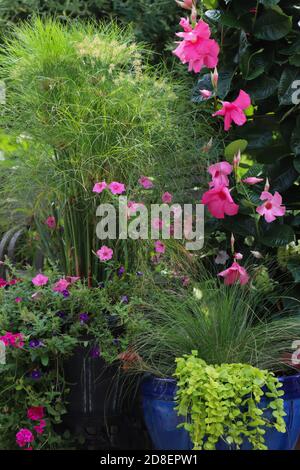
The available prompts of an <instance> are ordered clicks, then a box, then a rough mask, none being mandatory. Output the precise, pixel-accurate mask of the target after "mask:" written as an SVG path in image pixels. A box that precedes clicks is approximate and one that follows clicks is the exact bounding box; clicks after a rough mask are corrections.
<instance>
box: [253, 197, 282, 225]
mask: <svg viewBox="0 0 300 470" xmlns="http://www.w3.org/2000/svg"><path fill="white" fill-rule="evenodd" d="M260 199H261V200H262V201H265V202H264V203H263V204H262V205H261V206H259V207H257V209H256V212H258V214H260V215H261V216H264V217H265V221H266V222H268V223H270V222H273V221H274V220H275V219H276V217H282V216H283V215H284V214H285V212H286V207H285V206H282V197H281V195H280V194H279V193H278V192H277V191H276V192H275V194H274V196H273V194H271V193H269V192H268V191H263V192H262V193H261V196H260Z"/></svg>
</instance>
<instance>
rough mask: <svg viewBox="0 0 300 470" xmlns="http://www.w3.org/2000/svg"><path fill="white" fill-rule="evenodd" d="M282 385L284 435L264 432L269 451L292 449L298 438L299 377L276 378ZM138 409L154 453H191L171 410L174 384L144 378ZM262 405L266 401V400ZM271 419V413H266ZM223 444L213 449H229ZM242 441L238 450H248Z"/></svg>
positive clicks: (245, 443)
mask: <svg viewBox="0 0 300 470" xmlns="http://www.w3.org/2000/svg"><path fill="white" fill-rule="evenodd" d="M279 380H280V381H281V382H282V383H283V388H282V390H283V391H284V396H283V399H284V410H285V412H286V416H285V418H284V419H285V422H286V429H287V431H286V433H280V432H278V431H276V429H267V430H266V434H265V442H266V445H267V447H268V449H269V450H292V449H294V447H295V446H296V443H297V440H298V438H299V436H300V374H299V375H293V376H288V377H281V378H280V379H279ZM141 393H142V406H143V412H144V419H145V424H146V427H147V429H148V432H149V434H150V437H151V439H152V442H153V445H154V448H155V449H157V450H191V449H193V445H192V443H191V441H190V438H189V435H188V433H187V431H185V430H184V429H183V428H179V429H178V427H177V426H178V424H180V423H182V422H183V418H181V417H179V416H178V415H177V413H176V411H175V410H174V407H175V401H174V397H175V394H176V381H175V380H173V379H159V378H156V377H152V376H151V377H147V378H145V380H144V381H143V383H142V387H141ZM263 400H265V401H264V402H263V403H262V404H263V405H264V403H266V402H267V400H268V398H264V399H263ZM270 418H271V411H270ZM230 449H232V448H230V446H229V445H227V444H226V443H225V442H223V441H222V442H219V443H218V445H217V450H230ZM250 449H251V445H250V444H249V443H248V442H247V441H245V442H244V443H243V445H242V446H241V450H250Z"/></svg>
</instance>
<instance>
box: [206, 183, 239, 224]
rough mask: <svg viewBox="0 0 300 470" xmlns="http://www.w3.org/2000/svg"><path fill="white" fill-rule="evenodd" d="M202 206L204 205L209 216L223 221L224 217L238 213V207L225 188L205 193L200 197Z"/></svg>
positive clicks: (219, 187)
mask: <svg viewBox="0 0 300 470" xmlns="http://www.w3.org/2000/svg"><path fill="white" fill-rule="evenodd" d="M202 204H205V205H206V206H207V208H208V210H209V212H210V213H211V215H213V216H214V217H216V218H217V219H224V217H225V215H236V214H237V213H238V211H239V206H238V205H237V204H235V202H234V201H233V199H232V197H231V194H230V192H229V190H228V188H227V187H226V186H218V187H217V188H213V189H210V190H209V191H206V192H205V193H204V194H203V196H202Z"/></svg>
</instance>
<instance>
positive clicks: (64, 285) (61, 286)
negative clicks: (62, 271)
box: [52, 278, 70, 292]
mask: <svg viewBox="0 0 300 470" xmlns="http://www.w3.org/2000/svg"><path fill="white" fill-rule="evenodd" d="M69 285H70V282H69V281H67V279H64V278H62V279H59V281H57V282H56V283H55V284H54V286H53V287H52V290H53V292H63V291H65V290H67V289H68V287H69Z"/></svg>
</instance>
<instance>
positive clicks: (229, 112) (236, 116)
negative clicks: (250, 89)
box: [213, 90, 251, 131]
mask: <svg viewBox="0 0 300 470" xmlns="http://www.w3.org/2000/svg"><path fill="white" fill-rule="evenodd" d="M222 105H223V106H222V109H220V110H219V111H217V112H216V113H214V114H213V116H214V117H215V116H223V117H224V129H225V131H228V130H229V129H230V127H231V123H232V121H233V122H235V124H237V125H238V126H243V125H244V124H245V122H246V121H247V118H246V115H245V113H244V111H245V109H247V108H249V106H250V105H251V99H250V96H249V95H248V93H246V92H245V91H243V90H240V93H239V96H238V97H237V99H236V100H234V101H232V103H230V102H229V101H222Z"/></svg>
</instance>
